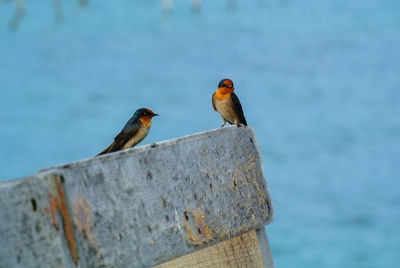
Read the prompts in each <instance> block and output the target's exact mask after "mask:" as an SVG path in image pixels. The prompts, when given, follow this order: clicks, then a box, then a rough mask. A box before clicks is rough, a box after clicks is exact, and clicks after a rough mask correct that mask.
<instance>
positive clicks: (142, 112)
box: [98, 108, 158, 155]
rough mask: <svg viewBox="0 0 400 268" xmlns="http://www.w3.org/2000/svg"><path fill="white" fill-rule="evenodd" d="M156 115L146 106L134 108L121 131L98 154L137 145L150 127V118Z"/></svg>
mask: <svg viewBox="0 0 400 268" xmlns="http://www.w3.org/2000/svg"><path fill="white" fill-rule="evenodd" d="M157 115H158V114H155V113H153V112H152V111H151V110H150V109H146V108H141V109H138V110H136V112H135V113H134V114H133V116H132V117H131V119H129V121H128V122H127V123H126V124H125V126H124V128H123V129H122V130H121V132H120V133H119V134H118V135H117V136H116V137H115V138H114V142H113V143H111V145H110V146H108V147H107V148H106V149H104V150H103V151H102V152H101V153H99V154H98V155H101V154H107V153H111V152H116V151H119V150H123V149H127V148H132V147H133V146H135V145H137V144H138V143H139V142H141V141H142V140H143V139H144V138H146V136H147V134H148V133H149V130H150V128H151V119H152V118H153V117H154V116H157Z"/></svg>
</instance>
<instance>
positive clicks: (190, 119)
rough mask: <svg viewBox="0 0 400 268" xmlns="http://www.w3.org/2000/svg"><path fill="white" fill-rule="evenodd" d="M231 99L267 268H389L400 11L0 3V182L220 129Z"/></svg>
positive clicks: (283, 5) (399, 112) (373, 1)
mask: <svg viewBox="0 0 400 268" xmlns="http://www.w3.org/2000/svg"><path fill="white" fill-rule="evenodd" d="M223 78H230V79H232V80H233V81H234V83H235V92H236V94H237V95H238V97H239V99H240V101H241V103H242V106H243V109H244V113H245V116H246V118H247V121H248V123H249V125H251V126H252V127H253V128H254V130H255V133H256V136H257V139H258V143H259V146H260V148H261V152H262V157H263V166H264V172H265V177H266V179H267V182H268V185H269V190H270V193H271V196H272V201H273V206H274V211H275V217H274V222H273V223H272V224H270V225H268V226H267V227H266V230H267V234H268V237H269V242H270V246H271V250H272V256H273V259H274V263H275V266H276V267H299V268H302V267H306V268H308V267H310V268H314V267H315V268H320V267H327V268H329V267H360V268H364V267H371V268H372V267H384V268H386V267H387V268H396V267H400V167H399V166H400V1H398V0H381V1H377V0H364V1H345V0H325V1H316V0H304V1H293V0H249V1H239V0H215V1H211V0H209V1H206V0H204V1H201V0H191V1H177V0H175V1H173V0H162V1H159V0H136V1H128V0H120V1H105V0H98V1H92V0H76V1H61V0H53V1H43V0H39V1H29V0H27V1H14V0H0V148H1V149H0V180H1V181H5V180H10V179H15V178H19V177H23V176H26V175H30V174H33V173H34V172H36V171H37V170H38V169H40V168H44V167H49V166H53V165H58V164H63V163H68V162H71V161H76V160H80V159H85V158H89V157H92V156H94V155H96V154H97V153H99V152H100V151H102V150H103V149H104V148H105V147H107V146H108V145H109V144H110V143H111V142H112V140H113V138H114V137H115V135H117V134H118V132H119V131H120V130H121V128H122V127H123V126H124V124H125V123H126V121H127V120H128V119H129V118H130V117H131V116H132V114H133V112H134V111H135V110H136V109H138V108H141V107H146V108H150V109H151V110H153V111H154V112H156V113H159V114H160V117H157V118H154V120H153V126H152V129H151V131H150V133H149V135H148V137H147V138H146V139H145V140H144V141H143V143H142V144H150V143H153V142H158V141H162V140H167V139H172V138H176V137H180V136H184V135H189V134H193V133H197V132H201V131H206V130H209V129H214V128H219V127H220V125H221V123H222V122H221V118H220V116H219V115H218V114H217V113H215V112H214V111H213V109H212V105H211V95H212V93H213V92H214V91H215V90H216V88H217V85H218V82H219V81H220V80H221V79H223Z"/></svg>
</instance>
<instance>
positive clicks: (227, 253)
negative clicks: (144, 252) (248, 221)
mask: <svg viewBox="0 0 400 268" xmlns="http://www.w3.org/2000/svg"><path fill="white" fill-rule="evenodd" d="M263 232H264V234H262V233H263ZM261 239H263V241H260V240H261ZM265 239H266V235H265V230H264V228H262V229H260V230H257V231H256V230H253V231H250V232H247V233H244V234H242V235H240V236H237V237H234V238H231V239H229V240H227V241H224V242H220V243H218V244H216V245H213V246H210V247H207V248H205V249H201V250H198V251H195V252H193V253H190V254H188V255H185V256H182V257H179V258H176V259H174V260H171V261H169V262H166V263H163V264H160V265H157V266H154V268H202V267H209V268H243V267H249V268H262V267H265V268H273V267H274V265H273V263H272V257H267V259H265V258H264V257H263V254H265V255H269V256H270V255H271V254H270V251H269V247H268V248H262V247H261V246H260V244H261V243H268V240H265ZM263 251H264V252H263Z"/></svg>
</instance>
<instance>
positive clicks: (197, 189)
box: [0, 126, 273, 267]
mask: <svg viewBox="0 0 400 268" xmlns="http://www.w3.org/2000/svg"><path fill="white" fill-rule="evenodd" d="M31 180H39V181H43V182H42V183H39V184H33V183H29V187H28V186H24V187H28V188H29V189H30V190H31V194H30V195H29V196H30V197H28V198H34V199H35V200H40V207H41V209H43V210H44V211H46V209H47V210H49V211H50V214H45V216H43V217H44V218H43V221H45V222H46V224H44V223H43V226H46V228H48V229H51V228H53V229H55V230H56V231H54V230H53V231H52V232H50V230H49V231H48V232H49V233H50V234H53V235H54V234H55V235H57V234H59V233H60V232H62V236H61V238H60V237H58V238H59V242H57V239H56V240H55V241H52V243H56V242H57V243H61V245H59V244H57V245H59V246H54V247H53V246H51V247H50V246H44V245H42V244H40V243H38V242H37V241H36V240H31V244H30V246H31V247H33V248H36V247H38V246H42V247H43V251H46V250H47V251H48V252H49V253H48V254H51V253H52V252H53V251H55V252H56V254H55V256H58V255H57V254H60V255H62V254H61V253H60V252H63V253H64V254H65V255H64V256H62V257H59V256H58V257H57V261H58V262H55V261H54V260H53V259H52V258H47V256H46V255H44V257H43V259H42V261H43V263H48V264H50V266H53V264H54V265H56V264H58V263H60V262H61V263H62V264H63V265H64V266H67V267H68V266H70V265H72V264H74V263H78V265H82V266H90V267H111V266H114V267H115V266H116V267H119V266H122V267H149V266H152V265H157V264H160V263H163V262H165V261H168V260H170V259H172V258H175V257H179V256H182V255H185V254H187V253H190V252H193V251H195V250H198V249H199V248H202V247H206V246H209V245H212V244H215V243H217V242H220V241H224V240H226V239H228V238H229V237H234V236H237V235H240V234H242V233H244V232H248V231H250V230H254V229H258V228H260V227H262V226H264V225H265V224H267V223H269V222H271V221H272V214H273V213H272V206H271V199H270V196H269V193H268V189H267V185H266V181H265V179H264V176H263V170H262V164H261V156H260V153H259V151H258V147H257V144H256V140H255V137H254V133H253V130H252V129H251V128H250V127H246V128H245V127H241V128H237V127H236V126H233V127H225V128H221V129H217V130H212V131H207V132H203V133H200V134H196V135H191V136H187V137H183V138H179V139H175V140H170V141H166V142H161V143H158V144H153V145H148V146H142V147H138V148H134V149H130V150H125V151H121V152H117V153H113V154H108V155H104V156H100V157H96V158H91V159H88V160H83V161H79V162H74V163H70V164H67V165H63V166H59V167H54V168H50V169H46V170H42V171H40V172H39V173H38V174H36V175H34V176H32V177H30V178H28V179H26V180H23V181H14V182H8V183H6V184H0V193H1V194H0V196H2V193H3V191H4V188H7V187H11V188H12V187H16V186H14V184H26V183H27V181H31ZM46 182H47V183H46ZM6 185H7V186H6ZM49 185H50V186H49ZM49 189H50V190H49ZM11 192H12V193H13V194H14V196H12V198H11V200H13V202H8V201H7V200H5V199H1V200H2V203H1V207H2V208H3V207H7V209H8V211H17V213H16V214H15V215H13V217H14V218H11V217H10V216H9V214H5V216H6V217H5V218H4V219H5V220H4V221H3V219H2V223H4V224H2V226H0V234H1V239H2V240H3V234H4V233H6V232H10V230H9V229H13V228H14V229H15V230H13V232H14V233H13V235H12V236H4V237H6V238H7V239H10V240H15V241H17V240H19V241H20V240H21V237H24V236H25V234H23V233H24V232H25V231H26V228H23V227H21V226H15V227H12V225H13V221H19V220H21V219H22V218H23V217H24V216H23V215H24V213H25V214H26V213H27V212H26V211H25V210H26V209H27V208H26V207H21V205H20V204H21V203H23V201H22V200H25V199H26V198H27V197H25V195H26V193H24V192H23V191H22V190H20V189H17V188H15V189H14V190H12V191H11ZM9 196H10V194H9ZM19 196H24V197H23V198H22V197H21V198H20V197H19ZM44 197H47V199H46V198H44ZM24 198H25V199H24ZM4 200H5V201H4ZM28 200H29V199H28ZM25 201H26V200H25ZM46 202H47V205H46ZM42 203H43V205H42ZM30 213H31V212H30ZM0 215H1V214H0ZM2 216H3V215H2ZM28 217H29V218H30V217H31V215H30V214H28ZM33 217H35V216H33ZM2 218H3V217H2ZM35 219H36V218H35ZM5 226H6V227H5ZM60 226H62V227H63V228H60ZM57 228H58V229H57ZM46 231H47V229H46ZM43 239H44V240H45V242H47V241H46V240H47V239H48V238H47V237H44V238H43ZM18 243H19V244H18ZM18 243H17V242H16V245H15V248H18V246H19V247H23V245H22V244H21V243H20V242H18ZM9 251H12V250H10V249H0V266H1V267H2V266H3V264H13V263H14V264H17V262H12V261H8V260H6V261H3V259H4V258H3V257H5V258H7V254H8V252H9ZM33 257H35V256H31V255H29V254H25V253H24V254H21V255H20V259H22V260H23V261H26V262H28V261H29V260H30V259H32V258H33ZM10 260H11V258H10Z"/></svg>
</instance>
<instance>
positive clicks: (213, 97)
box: [212, 92, 217, 111]
mask: <svg viewBox="0 0 400 268" xmlns="http://www.w3.org/2000/svg"><path fill="white" fill-rule="evenodd" d="M212 106H213V108H214V111H217V107H216V106H215V92H214V94H213V95H212Z"/></svg>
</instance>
